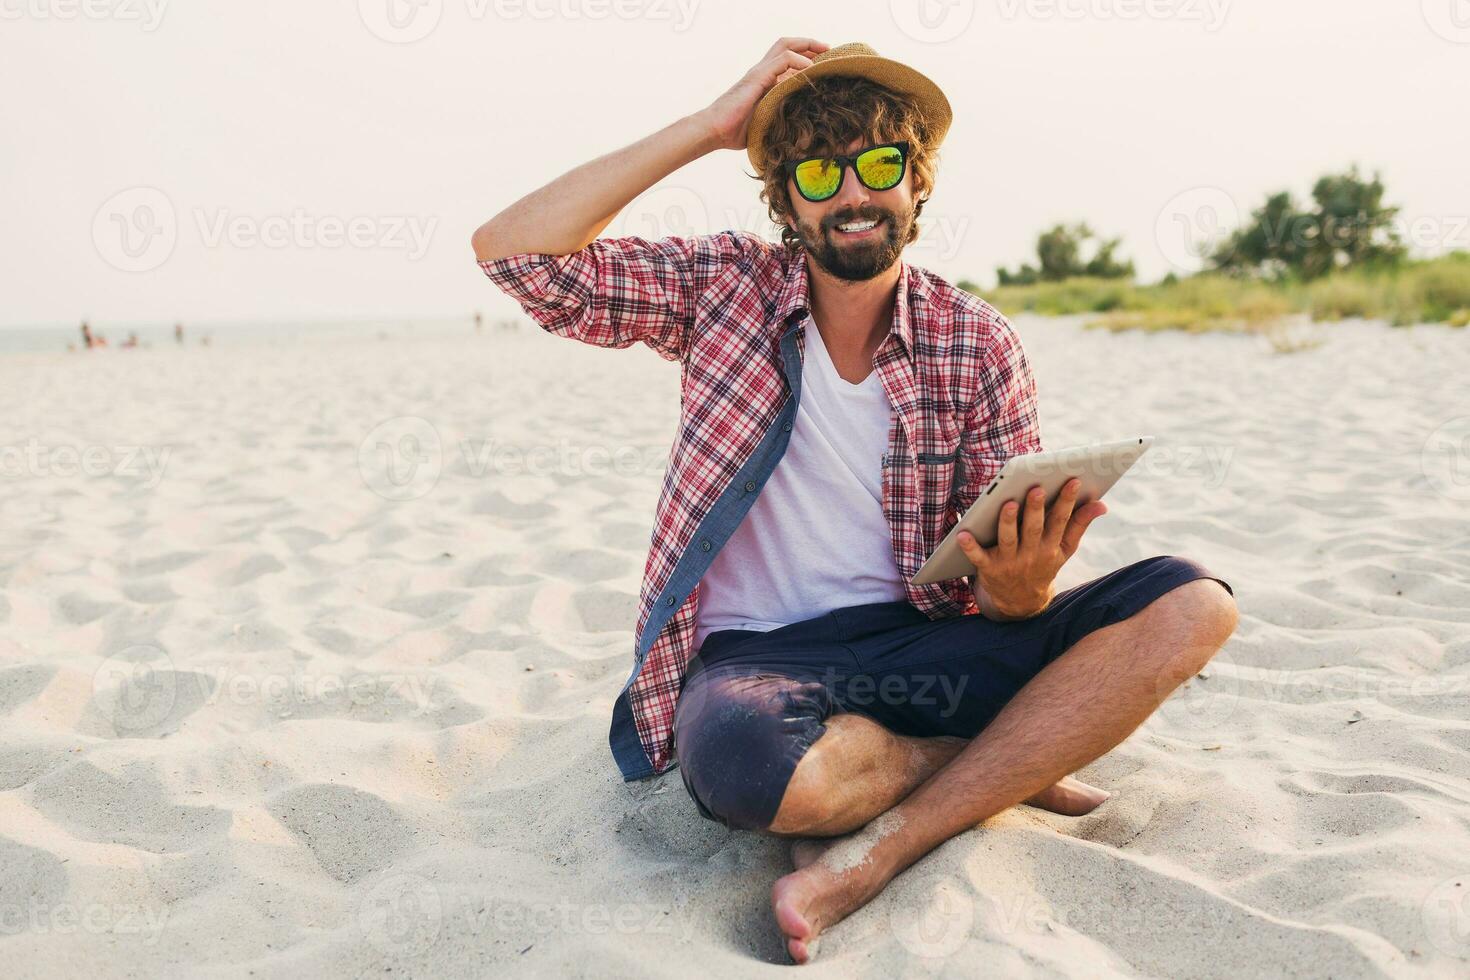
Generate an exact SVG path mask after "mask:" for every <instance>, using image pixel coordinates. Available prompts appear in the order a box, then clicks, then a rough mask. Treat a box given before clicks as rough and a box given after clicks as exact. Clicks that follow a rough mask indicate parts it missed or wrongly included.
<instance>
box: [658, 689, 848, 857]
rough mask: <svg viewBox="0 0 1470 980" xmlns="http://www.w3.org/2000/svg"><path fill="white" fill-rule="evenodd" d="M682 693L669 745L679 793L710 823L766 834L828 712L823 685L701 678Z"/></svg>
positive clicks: (830, 705) (828, 698) (827, 695)
mask: <svg viewBox="0 0 1470 980" xmlns="http://www.w3.org/2000/svg"><path fill="white" fill-rule="evenodd" d="M691 684H693V685H698V687H695V688H693V689H691V688H690V687H687V686H686V690H685V692H684V695H683V696H681V698H680V702H679V708H678V710H677V712H676V715H675V721H674V728H675V735H674V744H675V751H676V753H677V756H678V759H679V769H680V772H681V773H682V775H683V779H684V786H685V788H686V789H687V790H688V791H689V794H690V795H691V796H692V797H693V798H694V801H695V803H696V804H698V805H699V808H700V812H701V813H702V814H703V815H704V816H706V817H709V818H710V819H712V820H716V821H718V822H720V823H723V824H725V825H726V826H728V827H733V828H736V829H740V830H757V831H761V830H767V829H769V828H771V825H772V823H773V822H774V821H775V819H776V816H777V812H778V810H779V809H780V807H781V802H782V799H783V797H785V796H786V795H787V790H788V786H789V784H790V783H791V781H792V778H793V776H794V775H795V773H796V772H797V770H798V767H799V765H800V763H801V761H802V759H803V758H804V757H805V756H806V754H807V751H808V750H809V749H810V748H811V746H812V743H814V742H815V741H816V740H817V739H818V738H820V737H821V735H822V733H823V731H824V730H825V726H824V725H823V721H824V719H825V718H826V717H827V716H828V715H830V714H831V713H832V709H833V703H832V699H831V694H830V692H828V691H827V689H826V687H825V686H824V685H822V684H819V683H816V682H811V681H800V680H796V679H793V678H789V677H778V676H771V675H733V676H714V677H712V676H710V675H701V676H700V677H698V678H696V679H695V680H694V681H693V682H691Z"/></svg>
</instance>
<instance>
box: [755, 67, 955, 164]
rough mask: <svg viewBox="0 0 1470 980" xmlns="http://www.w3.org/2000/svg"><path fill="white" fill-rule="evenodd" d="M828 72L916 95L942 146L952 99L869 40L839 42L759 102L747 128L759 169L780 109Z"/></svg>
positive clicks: (934, 137)
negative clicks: (882, 53) (800, 88)
mask: <svg viewBox="0 0 1470 980" xmlns="http://www.w3.org/2000/svg"><path fill="white" fill-rule="evenodd" d="M826 75H856V76H858V77H860V78H867V79H871V80H872V81H874V82H877V83H878V84H879V85H883V86H885V87H887V88H891V89H893V90H894V91H895V92H902V93H904V94H905V95H908V96H910V97H912V98H913V100H914V102H915V103H916V104H917V105H918V107H919V112H920V114H921V115H922V116H923V117H924V120H925V121H926V123H927V124H928V128H929V139H930V144H931V146H938V145H939V144H940V143H941V142H942V141H943V140H944V134H945V133H947V132H948V131H949V122H950V117H951V112H950V108H949V100H948V99H946V98H945V97H944V93H943V92H941V91H940V90H939V86H938V85H935V84H934V83H933V82H932V81H930V80H929V79H928V78H926V77H925V76H924V75H921V74H920V73H918V72H916V71H914V70H913V69H912V68H910V67H909V66H908V65H904V64H900V63H899V62H897V61H893V60H892V59H889V58H880V57H879V56H878V52H876V51H874V50H873V49H872V48H870V47H868V46H867V45H866V44H863V43H861V42H854V43H852V44H839V45H838V46H837V47H835V48H828V49H827V50H826V51H823V52H822V53H821V54H819V55H816V56H815V57H813V58H812V64H811V66H810V67H807V68H803V69H802V70H801V71H799V72H797V73H796V74H794V75H791V76H788V77H787V78H785V79H783V80H782V81H780V82H778V83H777V84H776V85H775V86H774V87H772V89H771V90H770V91H769V92H767V93H766V94H765V95H764V96H762V97H761V100H760V102H758V103H756V106H755V112H754V113H753V114H752V115H751V117H750V127H749V129H748V131H747V137H746V153H747V154H748V155H749V156H750V162H751V163H752V164H753V165H754V166H755V169H756V171H757V172H758V173H764V172H765V159H766V145H765V137H766V130H767V129H769V128H770V125H771V121H772V120H773V119H775V118H776V110H777V109H778V108H779V107H780V105H781V103H782V102H783V101H784V100H785V99H786V97H787V96H788V95H790V94H791V93H792V92H794V91H796V89H797V87H798V86H801V85H805V84H807V83H808V82H810V81H811V80H812V79H814V78H821V77H823V76H826Z"/></svg>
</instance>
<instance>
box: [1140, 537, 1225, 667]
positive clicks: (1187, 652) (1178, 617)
mask: <svg viewBox="0 0 1470 980" xmlns="http://www.w3.org/2000/svg"><path fill="white" fill-rule="evenodd" d="M1171 560H1173V561H1178V562H1184V563H1187V564H1189V565H1190V566H1193V567H1194V568H1197V569H1199V568H1200V566H1198V564H1197V563H1195V562H1191V561H1189V560H1188V559H1171ZM1201 570H1202V569H1201ZM1145 613H1146V617H1145V619H1144V624H1143V625H1144V626H1145V628H1146V629H1148V630H1149V631H1150V632H1151V633H1152V634H1153V636H1154V638H1155V641H1156V642H1154V643H1153V644H1151V645H1152V646H1153V648H1154V649H1155V650H1156V651H1157V652H1158V656H1159V657H1161V658H1162V659H1163V660H1164V661H1165V665H1166V669H1167V670H1168V671H1169V672H1170V673H1177V674H1178V675H1179V676H1180V679H1181V680H1182V679H1183V678H1184V677H1187V676H1191V675H1193V674H1195V673H1197V672H1198V671H1199V670H1200V669H1201V668H1203V667H1204V665H1205V664H1207V663H1209V661H1210V659H1211V658H1212V657H1214V656H1215V654H1216V653H1218V652H1219V651H1220V648H1221V647H1223V646H1224V645H1225V641H1226V640H1228V639H1229V638H1230V635H1231V634H1232V633H1234V632H1235V627H1236V624H1237V623H1238V622H1239V621H1240V612H1239V610H1238V609H1237V608H1236V604H1235V596H1234V594H1233V593H1232V592H1231V591H1230V590H1229V589H1227V588H1226V587H1225V586H1224V585H1222V584H1221V583H1220V582H1219V581H1217V580H1215V579H1214V578H1212V577H1211V578H1204V577H1201V578H1195V579H1192V580H1190V581H1188V582H1185V583H1184V584H1182V585H1179V586H1176V587H1175V588H1172V589H1170V590H1169V591H1168V592H1165V593H1164V594H1163V595H1161V596H1159V597H1158V598H1157V599H1155V600H1154V601H1153V602H1151V603H1149V605H1148V606H1147V607H1146V609H1145Z"/></svg>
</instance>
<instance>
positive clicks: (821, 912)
mask: <svg viewBox="0 0 1470 980" xmlns="http://www.w3.org/2000/svg"><path fill="white" fill-rule="evenodd" d="M902 826H903V818H902V817H900V816H899V815H898V814H897V813H894V812H893V811H889V812H888V813H885V814H883V815H882V816H880V817H878V818H877V819H876V820H874V821H873V822H872V823H870V824H868V825H867V826H866V827H864V828H863V829H862V830H859V831H857V832H856V833H853V834H849V835H847V836H846V837H837V838H833V839H831V840H802V841H797V842H796V843H795V844H793V845H792V847H791V858H792V860H793V861H794V862H796V865H797V870H796V871H793V872H792V873H791V874H789V875H787V876H786V877H784V878H781V879H779V880H778V881H777V882H776V883H775V884H774V885H772V886H771V910H772V911H773V912H774V913H775V916H776V925H777V926H778V927H779V928H780V929H781V933H782V935H783V936H785V937H786V951H787V953H789V954H790V956H791V959H792V960H793V961H794V962H796V963H806V962H809V961H810V960H811V959H812V957H814V956H815V955H816V952H817V945H816V941H817V936H818V935H820V933H821V932H822V930H823V929H825V928H827V927H828V926H831V925H834V924H836V923H838V922H841V921H842V920H843V919H845V918H846V917H847V916H849V915H851V914H852V913H853V912H855V911H857V910H858V909H860V908H862V907H863V906H864V905H866V904H867V903H868V902H869V901H871V900H872V899H873V897H874V896H875V895H877V894H878V893H879V892H881V891H882V890H883V888H884V886H885V885H887V884H888V882H889V881H890V880H891V879H892V878H893V876H894V875H895V874H897V873H898V871H899V870H900V869H899V868H898V867H897V866H896V865H894V864H893V859H892V858H891V857H887V858H885V857H884V856H883V854H882V853H881V852H882V848H881V847H880V845H881V844H882V843H883V841H884V839H885V838H887V837H888V836H889V835H891V834H894V833H896V832H897V831H898V830H899V829H900V828H901V827H902Z"/></svg>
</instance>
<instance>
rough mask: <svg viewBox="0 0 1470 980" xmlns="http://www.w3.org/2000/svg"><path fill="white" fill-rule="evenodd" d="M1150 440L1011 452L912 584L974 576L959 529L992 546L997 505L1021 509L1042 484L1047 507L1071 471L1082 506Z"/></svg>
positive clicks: (1141, 438) (1116, 476)
mask: <svg viewBox="0 0 1470 980" xmlns="http://www.w3.org/2000/svg"><path fill="white" fill-rule="evenodd" d="M1153 441H1154V437H1153V436H1138V437H1136V438H1133V439H1123V440H1120V441H1118V442H1103V443H1097V444H1096V445H1092V446H1073V447H1072V448H1070V449H1054V450H1049V451H1047V452H1040V453H1026V454H1025V455H1022V456H1012V457H1011V458H1010V459H1008V460H1006V462H1005V465H1004V466H1002V467H1001V470H1000V472H999V473H997V474H996V475H995V479H994V480H991V481H990V486H989V488H987V489H986V491H985V492H984V493H982V494H981V495H980V496H979V497H977V498H975V503H974V504H973V505H971V507H970V509H969V510H967V511H965V514H964V516H963V517H961V518H960V519H959V521H958V523H956V524H955V526H954V527H952V528H950V529H949V534H948V535H946V536H945V538H944V540H943V541H941V542H939V547H937V548H935V549H934V553H933V554H932V555H930V556H929V560H928V561H926V562H924V567H923V568H921V569H919V573H918V574H917V575H915V576H914V577H913V584H914V585H928V584H929V583H930V582H942V581H944V580H945V579H951V578H963V577H964V576H966V575H973V574H974V572H975V566H974V565H973V564H972V563H971V562H970V559H969V558H967V557H966V556H965V553H964V552H963V551H962V550H960V543H959V541H958V540H957V539H958V537H959V533H960V531H969V532H970V533H971V534H973V535H975V540H976V541H978V542H979V543H980V545H981V546H982V547H985V548H989V547H991V546H993V545H994V544H995V542H996V531H997V529H998V528H999V526H1000V509H1001V507H1002V506H1003V505H1004V504H1005V503H1006V501H1009V500H1014V501H1016V502H1017V503H1020V504H1022V507H1023V508H1024V506H1025V503H1024V502H1025V499H1026V493H1027V491H1029V490H1030V489H1031V488H1032V487H1034V486H1037V485H1040V487H1041V489H1042V490H1043V491H1045V493H1046V506H1047V508H1048V509H1050V507H1051V505H1052V502H1053V501H1055V500H1056V499H1057V497H1058V495H1060V494H1061V492H1062V487H1063V486H1065V485H1066V483H1067V481H1068V480H1070V479H1071V478H1072V477H1074V476H1075V477H1078V478H1080V479H1081V480H1082V487H1081V490H1080V492H1079V493H1078V494H1077V506H1078V507H1081V506H1082V505H1083V504H1085V503H1088V502H1089V501H1093V500H1097V499H1099V498H1100V497H1102V495H1103V494H1105V493H1107V492H1108V490H1109V489H1111V488H1112V486H1113V484H1114V483H1117V482H1118V480H1119V479H1120V478H1122V476H1123V474H1124V473H1127V472H1128V468H1129V467H1131V466H1132V465H1133V464H1134V463H1136V462H1138V457H1140V456H1142V455H1143V454H1144V453H1146V452H1148V447H1149V446H1151V445H1153Z"/></svg>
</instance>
